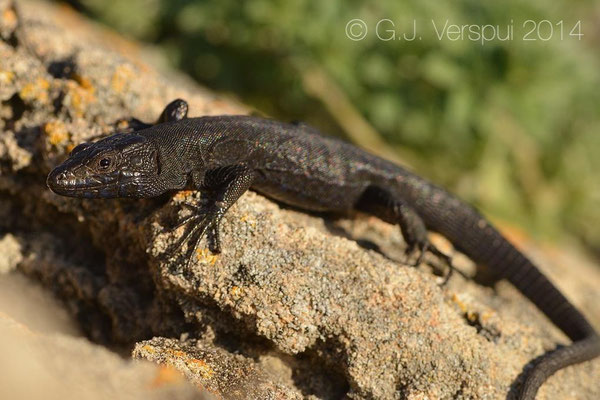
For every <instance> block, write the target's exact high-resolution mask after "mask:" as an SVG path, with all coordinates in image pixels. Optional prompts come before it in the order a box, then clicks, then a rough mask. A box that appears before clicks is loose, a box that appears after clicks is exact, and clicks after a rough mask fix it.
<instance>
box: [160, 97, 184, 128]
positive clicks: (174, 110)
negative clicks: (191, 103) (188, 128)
mask: <svg viewBox="0 0 600 400" xmlns="http://www.w3.org/2000/svg"><path fill="white" fill-rule="evenodd" d="M188 108H189V107H188V103H187V101H185V100H182V99H175V100H173V101H172V102H170V103H169V104H167V106H166V107H165V109H164V110H163V112H162V113H161V114H160V117H158V120H157V121H156V123H157V124H162V123H163V122H171V121H179V120H182V119H185V118H187V113H188Z"/></svg>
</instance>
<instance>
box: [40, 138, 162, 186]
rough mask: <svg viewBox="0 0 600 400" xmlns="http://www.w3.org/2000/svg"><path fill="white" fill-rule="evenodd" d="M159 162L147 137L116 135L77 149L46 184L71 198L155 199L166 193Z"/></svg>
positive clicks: (156, 150)
mask: <svg viewBox="0 0 600 400" xmlns="http://www.w3.org/2000/svg"><path fill="white" fill-rule="evenodd" d="M159 175H160V160H159V153H158V149H157V148H156V146H155V145H154V143H153V142H152V141H150V140H148V139H147V138H146V137H144V136H140V135H135V134H124V133H117V134H115V135H112V136H109V137H107V138H105V139H102V140H100V141H98V142H95V143H82V144H80V145H78V146H77V147H75V148H74V149H73V151H72V152H71V154H70V155H69V158H68V159H67V160H65V161H64V162H63V163H62V164H60V165H59V166H57V167H56V168H54V169H53V170H52V172H50V174H49V175H48V179H47V180H46V184H47V185H48V187H49V188H50V190H52V191H53V192H54V193H56V194H60V195H63V196H69V197H86V198H98V197H101V198H115V197H134V198H140V197H152V196H156V195H159V194H161V193H162V192H163V190H161V185H160V179H159Z"/></svg>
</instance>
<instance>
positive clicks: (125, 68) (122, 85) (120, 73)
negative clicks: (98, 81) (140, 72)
mask: <svg viewBox="0 0 600 400" xmlns="http://www.w3.org/2000/svg"><path fill="white" fill-rule="evenodd" d="M134 77H135V73H134V71H133V69H132V68H131V66H130V65H128V64H121V65H119V66H118V67H117V68H116V70H115V73H114V74H113V76H112V80H111V83H110V86H111V88H112V90H114V91H115V92H117V93H122V92H123V91H124V90H125V89H126V88H127V86H128V84H129V81H130V80H132V79H133V78H134Z"/></svg>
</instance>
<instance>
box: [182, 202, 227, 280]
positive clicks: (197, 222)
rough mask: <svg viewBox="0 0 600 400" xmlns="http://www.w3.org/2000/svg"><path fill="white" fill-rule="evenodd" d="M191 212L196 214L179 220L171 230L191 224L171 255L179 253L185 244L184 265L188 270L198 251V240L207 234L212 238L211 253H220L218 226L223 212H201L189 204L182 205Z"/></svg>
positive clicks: (209, 210)
mask: <svg viewBox="0 0 600 400" xmlns="http://www.w3.org/2000/svg"><path fill="white" fill-rule="evenodd" d="M184 205H186V206H188V207H190V208H192V209H193V210H196V211H197V213H195V214H192V215H189V216H187V217H185V218H183V220H181V221H180V222H179V223H178V224H177V225H176V226H175V227H174V228H173V230H175V229H177V228H179V227H181V226H183V225H186V224H188V223H190V222H192V223H193V224H192V225H191V227H188V229H187V231H186V232H185V233H184V234H183V235H182V236H181V238H180V239H179V240H178V241H177V242H176V243H175V245H174V246H173V250H172V251H171V253H172V254H177V253H179V250H180V249H181V247H183V244H184V243H187V249H186V257H187V261H186V264H185V267H186V269H187V268H189V266H190V263H191V262H192V258H193V257H194V255H195V254H196V250H197V249H198V244H199V243H200V240H201V239H202V238H203V237H204V236H205V235H206V233H207V232H210V235H211V237H212V242H213V243H212V244H213V245H212V246H211V249H210V250H211V251H212V252H213V253H220V252H221V240H220V237H219V225H220V222H221V218H222V217H223V214H224V212H223V211H222V210H221V209H220V208H218V207H210V208H208V209H207V210H205V211H201V210H200V208H198V207H196V206H193V205H191V204H184Z"/></svg>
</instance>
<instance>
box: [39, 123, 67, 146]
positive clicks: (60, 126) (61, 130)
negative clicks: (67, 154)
mask: <svg viewBox="0 0 600 400" xmlns="http://www.w3.org/2000/svg"><path fill="white" fill-rule="evenodd" d="M43 130H44V133H45V134H46V136H47V137H48V142H50V144H51V145H53V146H58V145H59V144H61V143H64V142H66V141H67V140H68V139H69V133H68V132H67V128H66V126H65V124H64V122H62V121H60V120H53V121H49V122H46V123H45V124H44V128H43Z"/></svg>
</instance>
